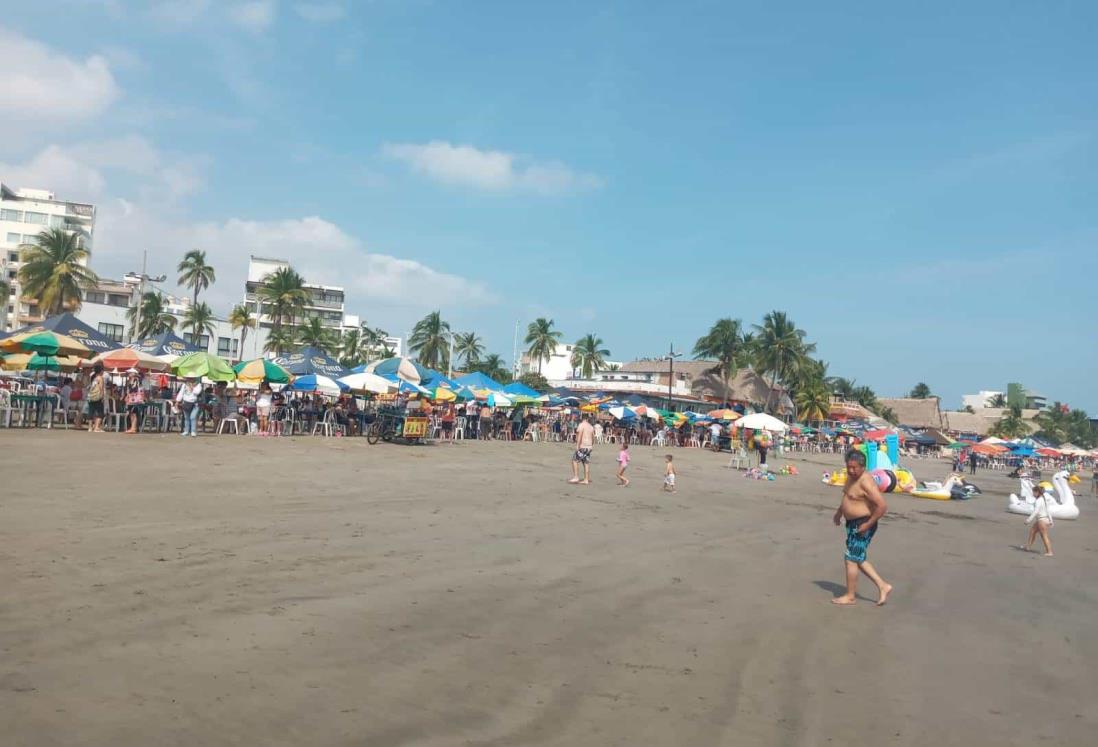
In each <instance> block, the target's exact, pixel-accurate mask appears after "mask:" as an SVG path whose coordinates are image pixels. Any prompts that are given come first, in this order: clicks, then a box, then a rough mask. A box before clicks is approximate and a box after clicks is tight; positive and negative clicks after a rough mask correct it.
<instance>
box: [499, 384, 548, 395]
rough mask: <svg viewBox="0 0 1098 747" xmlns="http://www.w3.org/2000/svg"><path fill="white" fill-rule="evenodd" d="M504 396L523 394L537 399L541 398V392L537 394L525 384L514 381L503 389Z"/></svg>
mask: <svg viewBox="0 0 1098 747" xmlns="http://www.w3.org/2000/svg"><path fill="white" fill-rule="evenodd" d="M503 393H504V394H521V395H523V396H525V397H533V398H534V399H537V398H538V397H540V396H541V393H540V392H536V391H534V390H533V389H531V388H530V387H528V386H526V385H525V384H523V383H522V382H521V381H512V382H511V383H510V384H508V385H506V386H505V387H503Z"/></svg>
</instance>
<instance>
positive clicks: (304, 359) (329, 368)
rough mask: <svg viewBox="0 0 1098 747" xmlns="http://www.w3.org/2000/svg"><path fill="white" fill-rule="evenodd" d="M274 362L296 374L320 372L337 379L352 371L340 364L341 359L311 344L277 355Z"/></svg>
mask: <svg viewBox="0 0 1098 747" xmlns="http://www.w3.org/2000/svg"><path fill="white" fill-rule="evenodd" d="M274 362H275V363H277V364H278V365H280V366H282V367H283V368H285V369H286V370H287V371H289V372H290V373H292V374H293V375H294V376H305V375H306V374H320V375H322V376H327V377H328V378H329V379H336V378H338V377H340V376H346V375H347V374H348V373H350V371H348V370H347V369H346V368H344V367H343V366H341V365H340V364H339V361H337V360H335V359H333V358H332V357H331V356H330V355H328V354H327V353H325V352H324V351H323V350H321V349H320V348H317V347H313V346H311V345H310V346H309V347H305V348H302V349H301V350H299V351H297V352H296V353H290V354H289V355H276V356H275V359H274Z"/></svg>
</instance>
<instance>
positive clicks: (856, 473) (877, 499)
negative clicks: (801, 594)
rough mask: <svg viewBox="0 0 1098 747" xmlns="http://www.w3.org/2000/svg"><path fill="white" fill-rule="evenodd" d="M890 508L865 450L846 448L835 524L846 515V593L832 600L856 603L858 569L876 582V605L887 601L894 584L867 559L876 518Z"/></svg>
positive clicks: (879, 517)
mask: <svg viewBox="0 0 1098 747" xmlns="http://www.w3.org/2000/svg"><path fill="white" fill-rule="evenodd" d="M886 511H888V506H887V505H886V504H885V500H884V497H883V496H882V495H881V491H880V490H878V489H877V483H875V482H874V481H873V478H872V477H871V476H870V475H869V474H868V473H867V472H866V471H865V454H863V453H862V452H860V451H858V450H857V449H851V450H850V451H848V452H846V487H844V488H843V502H842V503H841V504H839V508H838V509H837V510H836V511H835V517H834V521H835V526H838V525H839V521H840V519H846V593H845V594H843V595H842V596H839V597H835V598H834V599H832V600H831V603H832V604H844V605H845V604H854V601H855V598H854V592H855V591H856V590H857V588H858V571H861V572H862V573H864V574H865V575H867V576H869V580H870V581H872V582H873V583H875V584H876V585H877V590H878V591H879V592H880V598H879V599H878V600H877V606H878V607H880V606H881V605H883V604H884V603H885V602H887V601H888V595H889V594H890V593H891V592H892V584H890V583H888V582H887V581H885V580H884V579H883V578H881V577H880V576H879V575H877V571H876V569H875V568H874V567H873V566H872V565H870V564H869V561H868V560H866V559H865V555H866V551H867V550H868V549H869V543H870V541H871V540H872V539H873V535H874V534H876V533H877V522H878V521H880V519H881V517H882V516H884V515H885V512H886Z"/></svg>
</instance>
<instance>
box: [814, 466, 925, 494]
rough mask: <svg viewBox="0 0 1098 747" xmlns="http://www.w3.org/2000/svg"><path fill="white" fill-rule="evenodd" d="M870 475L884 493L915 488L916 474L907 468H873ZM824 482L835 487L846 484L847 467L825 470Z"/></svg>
mask: <svg viewBox="0 0 1098 747" xmlns="http://www.w3.org/2000/svg"><path fill="white" fill-rule="evenodd" d="M869 476H870V477H872V478H873V482H875V483H877V489H878V490H880V491H881V492H882V493H910V492H912V491H913V490H915V475H913V474H911V472H910V471H909V470H906V469H895V470H892V469H872V470H869ZM823 482H824V484H825V485H833V486H835V487H842V486H843V485H846V469H837V470H835V471H834V472H824V474H823Z"/></svg>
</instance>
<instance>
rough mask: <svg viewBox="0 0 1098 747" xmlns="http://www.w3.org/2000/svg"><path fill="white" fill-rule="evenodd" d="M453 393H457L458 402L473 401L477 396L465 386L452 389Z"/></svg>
mask: <svg viewBox="0 0 1098 747" xmlns="http://www.w3.org/2000/svg"><path fill="white" fill-rule="evenodd" d="M454 394H456V395H457V398H458V401H459V402H473V401H474V400H476V398H477V393H476V392H474V391H473V390H472V389H470V388H469V387H467V386H463V387H460V388H459V389H456V390H454Z"/></svg>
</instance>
